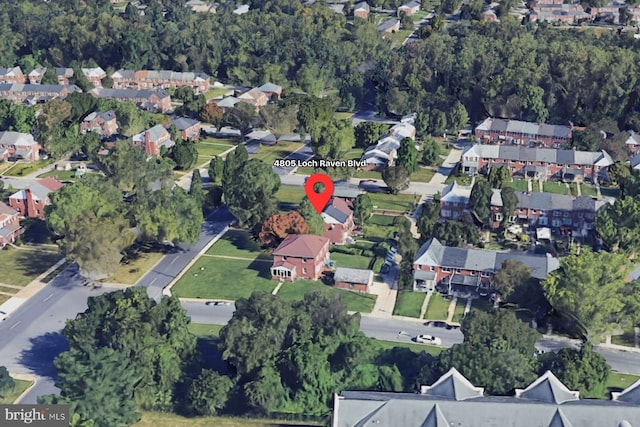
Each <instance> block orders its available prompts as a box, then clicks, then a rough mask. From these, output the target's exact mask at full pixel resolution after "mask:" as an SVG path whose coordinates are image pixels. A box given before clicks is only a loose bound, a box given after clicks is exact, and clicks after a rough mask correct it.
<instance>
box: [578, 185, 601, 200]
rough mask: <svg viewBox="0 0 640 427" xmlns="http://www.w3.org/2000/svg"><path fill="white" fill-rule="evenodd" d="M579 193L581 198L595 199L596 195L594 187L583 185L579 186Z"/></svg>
mask: <svg viewBox="0 0 640 427" xmlns="http://www.w3.org/2000/svg"><path fill="white" fill-rule="evenodd" d="M580 191H581V192H582V195H583V196H591V197H596V196H597V195H598V192H597V191H596V187H595V186H593V185H589V184H585V183H582V184H580Z"/></svg>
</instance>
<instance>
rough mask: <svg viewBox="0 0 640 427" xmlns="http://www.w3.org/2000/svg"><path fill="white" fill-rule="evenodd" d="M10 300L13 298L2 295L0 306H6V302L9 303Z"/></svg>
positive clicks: (0, 296)
mask: <svg viewBox="0 0 640 427" xmlns="http://www.w3.org/2000/svg"><path fill="white" fill-rule="evenodd" d="M9 298H11V296H9V295H4V294H0V304H4V303H5V302H7V301H9Z"/></svg>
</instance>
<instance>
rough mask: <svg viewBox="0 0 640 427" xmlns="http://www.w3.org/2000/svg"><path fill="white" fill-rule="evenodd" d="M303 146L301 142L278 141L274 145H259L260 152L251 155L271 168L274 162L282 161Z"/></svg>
mask: <svg viewBox="0 0 640 427" xmlns="http://www.w3.org/2000/svg"><path fill="white" fill-rule="evenodd" d="M303 145H304V144H303V143H301V142H292V141H280V142H278V143H276V144H274V145H261V146H260V150H259V151H258V152H257V153H256V154H254V155H253V158H254V159H260V160H262V161H263V162H265V163H266V164H267V165H269V166H273V163H274V162H275V161H276V160H284V159H286V158H287V156H289V155H290V154H291V153H293V152H294V151H296V150H298V149H299V148H300V147H302V146H303Z"/></svg>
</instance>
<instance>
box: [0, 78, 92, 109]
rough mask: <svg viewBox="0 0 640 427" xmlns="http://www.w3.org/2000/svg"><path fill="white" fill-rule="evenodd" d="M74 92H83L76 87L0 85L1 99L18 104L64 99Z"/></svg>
mask: <svg viewBox="0 0 640 427" xmlns="http://www.w3.org/2000/svg"><path fill="white" fill-rule="evenodd" d="M72 92H82V91H81V90H80V88H79V87H78V86H75V85H34V84H11V83H0V98H2V99H6V100H8V101H12V102H15V103H17V104H22V103H27V104H31V105H34V104H37V103H40V102H44V101H48V100H51V99H54V98H62V99H64V98H65V97H66V96H67V95H69V94H70V93H72Z"/></svg>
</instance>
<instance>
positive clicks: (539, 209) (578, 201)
mask: <svg viewBox="0 0 640 427" xmlns="http://www.w3.org/2000/svg"><path fill="white" fill-rule="evenodd" d="M514 193H515V195H516V197H517V198H518V203H517V205H516V210H515V212H514V213H513V217H512V218H510V220H511V221H512V222H520V223H525V224H528V225H529V227H532V228H536V227H550V228H554V229H571V230H574V231H575V232H577V233H579V234H581V235H586V234H588V233H589V231H591V230H593V228H594V224H595V218H596V214H597V212H598V210H600V209H601V208H602V207H603V206H605V205H606V204H607V203H608V202H607V201H604V200H597V199H595V198H593V197H590V196H577V197H576V196H570V195H567V194H555V193H539V192H532V193H525V192H522V191H515V192H514ZM470 195H471V187H466V186H461V185H458V184H457V183H456V182H455V181H454V182H453V183H451V184H449V185H448V186H447V187H446V188H445V189H444V190H443V192H442V197H441V198H440V217H441V218H443V219H462V218H463V216H464V215H465V213H466V212H468V211H469V196H470ZM491 212H492V222H491V227H492V228H494V229H496V228H498V227H499V226H500V223H501V221H502V219H503V204H502V197H501V195H500V191H499V190H495V189H494V190H493V195H492V197H491Z"/></svg>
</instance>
